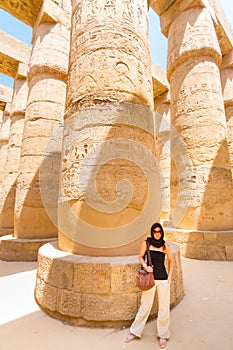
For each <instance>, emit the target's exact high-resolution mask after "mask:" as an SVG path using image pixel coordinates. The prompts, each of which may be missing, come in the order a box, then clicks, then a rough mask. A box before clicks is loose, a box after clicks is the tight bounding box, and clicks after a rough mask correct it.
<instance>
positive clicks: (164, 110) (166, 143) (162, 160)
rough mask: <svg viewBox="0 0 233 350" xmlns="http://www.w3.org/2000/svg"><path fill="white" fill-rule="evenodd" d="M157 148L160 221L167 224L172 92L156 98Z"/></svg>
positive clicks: (168, 212) (168, 213) (168, 217)
mask: <svg viewBox="0 0 233 350" xmlns="http://www.w3.org/2000/svg"><path fill="white" fill-rule="evenodd" d="M154 102H155V108H154V109H155V117H154V125H155V150H156V156H157V157H158V159H159V168H160V189H161V202H162V208H161V214H160V217H159V221H161V222H162V223H163V225H164V226H166V225H167V224H168V223H169V220H170V173H171V155H170V134H171V121H170V93H164V94H163V95H162V97H161V96H160V97H159V98H158V99H155V101H154Z"/></svg>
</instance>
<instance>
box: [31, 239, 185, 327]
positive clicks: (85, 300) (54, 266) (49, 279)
mask: <svg viewBox="0 0 233 350" xmlns="http://www.w3.org/2000/svg"><path fill="white" fill-rule="evenodd" d="M171 250H172V254H173V256H174V278H173V282H172V284H171V307H173V306H174V305H176V304H177V303H178V302H179V301H180V300H181V299H182V298H183V296H184V289H183V278H182V267H181V260H180V254H179V246H178V245H176V244H174V243H171ZM38 262H39V265H38V270H37V277H36V287H35V299H36V301H37V303H38V304H39V306H40V307H41V308H42V309H43V310H44V311H45V312H46V313H48V314H49V315H50V316H52V317H54V318H57V319H60V320H61V321H63V322H67V323H69V324H72V325H79V326H89V327H100V326H101V327H115V328H116V327H117V328H119V327H122V326H129V325H130V324H131V323H132V320H133V319H134V317H135V315H136V312H137V310H138V307H139V304H140V296H141V292H140V290H139V289H138V288H137V287H136V286H135V277H136V274H137V271H138V269H139V268H140V264H139V263H138V258H137V256H136V255H129V256H115V257H114V256H113V257H99V256H98V257H95V256H84V255H76V254H72V253H68V252H64V251H62V250H60V249H59V248H58V245H57V243H48V244H45V245H44V246H43V247H41V248H40V249H39V253H38ZM156 315H157V300H156V298H155V302H154V305H153V308H152V310H151V314H150V318H153V317H155V316H156Z"/></svg>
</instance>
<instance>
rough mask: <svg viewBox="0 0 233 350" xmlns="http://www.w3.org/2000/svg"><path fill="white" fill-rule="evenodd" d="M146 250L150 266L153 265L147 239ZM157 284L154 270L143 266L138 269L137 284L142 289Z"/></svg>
mask: <svg viewBox="0 0 233 350" xmlns="http://www.w3.org/2000/svg"><path fill="white" fill-rule="evenodd" d="M146 250H147V256H148V262H149V266H152V262H151V256H150V250H149V243H148V242H147V241H146ZM154 285H155V281H154V274H153V272H147V271H145V270H144V269H143V268H141V269H140V270H139V271H138V274H137V276H136V286H137V287H138V288H139V289H141V290H148V289H151V288H152V287H153V286H154Z"/></svg>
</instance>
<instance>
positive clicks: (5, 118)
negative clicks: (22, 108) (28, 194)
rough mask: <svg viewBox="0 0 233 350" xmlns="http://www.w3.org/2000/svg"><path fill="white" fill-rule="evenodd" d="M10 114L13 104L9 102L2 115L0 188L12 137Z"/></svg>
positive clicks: (0, 131)
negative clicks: (10, 137)
mask: <svg viewBox="0 0 233 350" xmlns="http://www.w3.org/2000/svg"><path fill="white" fill-rule="evenodd" d="M10 112H11V103H10V102H7V103H6V104H5V108H4V111H3V113H2V122H1V130H0V188H1V186H2V181H3V177H4V170H5V163H6V157H7V148H8V142H9V135H10V124H11V119H10Z"/></svg>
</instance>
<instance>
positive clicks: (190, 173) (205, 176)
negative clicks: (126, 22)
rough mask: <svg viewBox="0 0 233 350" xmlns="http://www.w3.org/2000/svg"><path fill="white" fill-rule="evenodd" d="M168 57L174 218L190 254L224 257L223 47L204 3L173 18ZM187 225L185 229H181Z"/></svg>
mask: <svg viewBox="0 0 233 350" xmlns="http://www.w3.org/2000/svg"><path fill="white" fill-rule="evenodd" d="M167 62H168V67H167V74H168V79H169V80H170V87H171V104H172V109H171V123H172V125H173V126H174V131H172V139H171V155H172V160H173V161H172V168H171V193H172V194H173V197H172V198H171V201H172V223H173V226H174V227H175V228H179V229H181V230H180V231H179V234H180V237H181V239H182V240H183V239H184V236H185V235H186V236H185V237H186V241H185V242H183V243H185V249H186V254H188V255H189V256H190V257H197V258H201V259H226V258H227V244H228V243H229V244H232V234H230V231H229V230H231V229H232V227H233V215H232V208H233V197H232V177H231V170H230V164H229V150H228V146H227V140H226V136H227V132H226V131H227V128H226V117H225V112H224V104H223V98H222V89H221V82H220V73H219V65H220V63H221V52H220V48H219V44H218V41H217V37H216V33H215V28H214V25H213V22H212V18H211V16H210V14H209V12H208V11H207V9H205V8H198V7H196V8H191V9H189V10H186V11H184V12H183V13H181V14H179V15H178V16H177V17H176V18H175V19H174V21H173V22H172V23H171V26H170V28H169V32H168V60H167ZM174 195H175V196H176V197H175V196H174ZM185 230H189V231H188V232H186V233H185V235H184V234H183V233H184V232H185ZM177 232H178V231H177ZM231 232H232V231H231ZM219 233H221V234H219ZM224 234H226V235H227V236H226V237H225V236H224ZM187 237H188V238H187ZM226 240H227V242H228V243H227V242H226ZM230 240H231V243H230ZM224 241H225V242H224Z"/></svg>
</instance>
